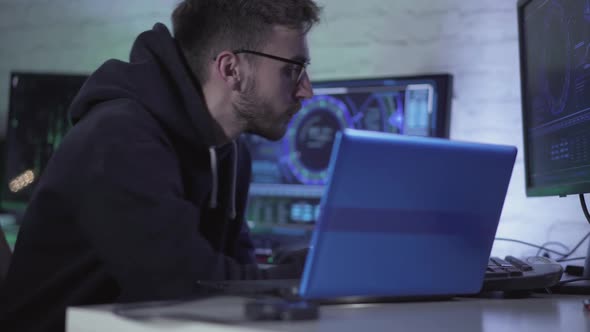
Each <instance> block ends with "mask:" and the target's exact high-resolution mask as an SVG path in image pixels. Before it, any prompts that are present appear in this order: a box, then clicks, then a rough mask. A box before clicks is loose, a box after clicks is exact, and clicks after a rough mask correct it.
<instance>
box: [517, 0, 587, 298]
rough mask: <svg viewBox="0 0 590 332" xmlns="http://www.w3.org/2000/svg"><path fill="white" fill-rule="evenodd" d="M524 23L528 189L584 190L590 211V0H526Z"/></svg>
mask: <svg viewBox="0 0 590 332" xmlns="http://www.w3.org/2000/svg"><path fill="white" fill-rule="evenodd" d="M518 24H519V41H520V67H521V94H522V120H523V137H524V157H525V175H526V193H527V195H528V196H565V195H573V194H575V195H579V198H580V201H581V203H582V208H583V211H584V214H585V215H586V217H587V218H589V217H590V216H588V212H587V208H586V204H585V199H584V196H583V194H584V193H588V192H590V1H589V0H526V1H524V0H521V1H519V2H518ZM559 217H560V215H559V211H555V218H556V220H557V219H558V218H559ZM583 217H584V216H583V215H582V214H581V213H580V219H582V218H583ZM589 221H590V219H589ZM588 256H590V248H589V251H588ZM585 265H586V269H585V270H586V271H585V277H586V278H590V259H589V258H588V257H587V258H586V264H585ZM572 286H574V284H572ZM578 286H581V288H580V289H584V288H585V291H586V292H587V293H590V282H588V281H586V282H581V283H579V284H578Z"/></svg>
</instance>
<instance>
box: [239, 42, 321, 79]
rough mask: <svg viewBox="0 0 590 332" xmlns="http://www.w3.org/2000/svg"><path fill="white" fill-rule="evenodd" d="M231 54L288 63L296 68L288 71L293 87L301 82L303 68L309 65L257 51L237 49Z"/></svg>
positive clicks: (303, 72)
mask: <svg viewBox="0 0 590 332" xmlns="http://www.w3.org/2000/svg"><path fill="white" fill-rule="evenodd" d="M232 53H234V54H240V53H248V54H254V55H258V56H263V57H265V58H269V59H273V60H278V61H282V62H286V63H290V64H292V65H296V66H297V67H296V68H294V69H293V70H291V71H290V75H291V81H292V82H293V83H294V84H295V85H297V84H299V82H301V79H302V78H303V75H304V74H305V68H306V67H307V66H308V65H309V62H301V61H297V60H291V59H286V58H282V57H280V56H276V55H272V54H267V53H262V52H257V51H250V50H244V49H239V50H235V51H233V52H232Z"/></svg>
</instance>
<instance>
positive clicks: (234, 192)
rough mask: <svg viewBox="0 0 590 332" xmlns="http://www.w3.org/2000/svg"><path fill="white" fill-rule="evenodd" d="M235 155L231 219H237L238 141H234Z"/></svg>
mask: <svg viewBox="0 0 590 332" xmlns="http://www.w3.org/2000/svg"><path fill="white" fill-rule="evenodd" d="M232 145H233V149H234V153H233V158H232V159H233V174H232V181H231V194H230V195H231V196H230V198H229V199H230V200H231V201H230V203H231V204H230V210H229V217H230V218H231V219H236V215H237V213H236V178H237V177H238V144H237V143H236V141H232Z"/></svg>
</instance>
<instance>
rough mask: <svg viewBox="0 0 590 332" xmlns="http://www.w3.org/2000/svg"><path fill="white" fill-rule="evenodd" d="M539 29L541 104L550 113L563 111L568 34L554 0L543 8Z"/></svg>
mask: <svg viewBox="0 0 590 332" xmlns="http://www.w3.org/2000/svg"><path fill="white" fill-rule="evenodd" d="M545 10H546V11H545V15H544V22H543V31H542V32H540V36H542V37H541V38H543V40H545V41H546V42H543V43H542V44H543V45H544V48H543V50H542V51H541V54H540V63H539V67H538V68H537V70H539V71H540V72H539V78H540V80H541V81H540V83H541V85H540V89H541V94H542V96H541V97H542V99H543V102H544V103H545V108H546V109H548V110H549V111H550V112H551V114H553V115H559V114H561V113H562V112H563V110H564V109H565V106H566V102H567V99H568V95H569V90H570V83H571V54H570V52H571V51H570V50H571V38H570V32H569V29H568V23H567V17H566V16H565V12H564V9H563V7H562V6H561V5H560V4H559V2H557V1H555V0H554V1H551V3H550V4H548V5H547V8H546V9H545Z"/></svg>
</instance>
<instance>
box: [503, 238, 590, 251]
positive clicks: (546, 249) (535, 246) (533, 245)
mask: <svg viewBox="0 0 590 332" xmlns="http://www.w3.org/2000/svg"><path fill="white" fill-rule="evenodd" d="M587 236H590V233H588V235H587ZM585 239H586V237H584V240H585ZM495 240H496V241H506V242H516V243H520V244H524V245H527V246H529V247H534V248H537V249H541V250H545V251H548V252H551V253H554V254H556V255H559V256H566V255H567V254H564V253H561V252H559V251H555V250H552V249H548V248H544V247H541V246H539V245H536V244H532V243H529V242H524V241H520V240H515V239H508V238H503V237H497V238H495Z"/></svg>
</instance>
